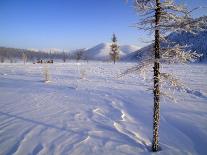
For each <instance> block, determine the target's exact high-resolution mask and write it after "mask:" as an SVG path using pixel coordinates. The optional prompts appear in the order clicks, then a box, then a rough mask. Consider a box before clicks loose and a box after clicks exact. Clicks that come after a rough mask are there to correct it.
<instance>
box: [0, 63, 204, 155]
mask: <svg viewBox="0 0 207 155" xmlns="http://www.w3.org/2000/svg"><path fill="white" fill-rule="evenodd" d="M44 65H45V64H42V65H40V64H29V63H28V64H25V65H24V64H6V63H4V64H1V65H0V154H2V155H11V154H15V155H26V154H39V155H43V154H55V155H60V154H70V155H102V154H103V155H135V154H153V153H152V152H150V146H151V140H152V112H153V96H152V92H151V91H146V89H148V88H149V87H151V86H152V83H150V82H149V83H146V82H145V81H143V80H142V79H141V78H140V77H139V76H138V75H137V74H136V73H132V74H128V75H126V76H123V77H119V74H120V73H121V72H123V71H125V70H126V69H128V68H130V67H133V66H134V65H135V64H133V63H117V64H116V65H112V64H111V63H100V62H96V63H95V62H93V63H91V62H90V63H88V64H87V63H82V62H80V63H64V64H62V63H57V64H52V65H49V66H48V72H49V75H50V76H49V77H50V79H49V80H50V82H47V83H45V82H44V75H43V74H44ZM163 70H167V71H169V72H171V73H172V72H174V73H175V74H176V75H177V76H179V77H181V80H182V81H183V82H184V83H188V84H189V89H188V90H187V91H186V93H184V92H180V91H179V90H178V91H176V92H174V95H175V96H176V98H177V102H176V103H173V102H172V101H169V100H167V99H166V100H164V99H162V101H161V122H160V145H161V151H160V152H158V153H156V154H162V155H166V154H171V155H175V154H176V155H179V154H181V155H183V154H195V155H196V154H199V155H204V154H206V152H207V148H206V145H207V85H206V75H207V68H206V65H202V64H197V65H195V64H194V65H189V66H181V65H174V66H168V65H164V67H163ZM150 76H151V75H150ZM118 77H119V78H118Z"/></svg>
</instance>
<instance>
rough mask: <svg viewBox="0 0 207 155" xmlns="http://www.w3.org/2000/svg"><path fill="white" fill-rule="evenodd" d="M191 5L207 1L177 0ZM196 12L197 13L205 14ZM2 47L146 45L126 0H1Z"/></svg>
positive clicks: (132, 10) (65, 47) (63, 47)
mask: <svg viewBox="0 0 207 155" xmlns="http://www.w3.org/2000/svg"><path fill="white" fill-rule="evenodd" d="M177 1H178V2H182V3H188V4H187V5H188V6H189V7H191V8H192V7H194V6H204V5H206V6H207V1H206V0H177ZM204 11H207V10H203V11H202V12H201V13H199V12H197V13H196V14H195V15H196V16H199V15H201V14H204ZM0 19H1V20H0V21H1V22H0V46H7V47H17V48H35V49H43V48H60V49H75V48H83V47H86V48H88V47H91V46H93V45H96V44H98V43H101V42H110V39H111V36H112V33H113V32H115V33H116V34H117V37H118V40H119V42H120V44H134V45H137V46H143V43H142V40H145V39H146V40H147V36H146V34H145V33H144V32H141V31H138V30H137V29H136V28H133V27H130V26H131V25H132V24H133V23H136V21H138V19H139V17H138V15H137V14H136V12H135V11H134V9H133V8H132V5H131V4H130V3H126V2H125V0H0Z"/></svg>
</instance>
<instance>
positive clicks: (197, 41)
mask: <svg viewBox="0 0 207 155" xmlns="http://www.w3.org/2000/svg"><path fill="white" fill-rule="evenodd" d="M202 18H204V19H205V20H207V17H202ZM204 29H205V30H204V31H196V30H195V32H196V34H194V33H190V32H174V33H171V34H169V35H168V36H167V38H168V40H169V41H171V42H174V43H177V44H180V45H187V46H188V47H187V48H186V50H191V51H196V52H197V53H199V54H203V56H202V57H201V58H200V60H199V62H204V61H207V27H206V28H204ZM161 45H162V46H166V44H161ZM152 51H153V46H152V44H151V45H148V46H146V47H143V48H141V49H139V50H137V51H135V52H133V53H130V54H128V55H127V56H125V58H124V59H125V60H127V61H138V60H140V59H144V58H146V57H149V56H152Z"/></svg>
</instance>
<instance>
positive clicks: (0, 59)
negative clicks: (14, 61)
mask: <svg viewBox="0 0 207 155" xmlns="http://www.w3.org/2000/svg"><path fill="white" fill-rule="evenodd" d="M0 61H1V63H4V56H3V55H2V56H1V57H0Z"/></svg>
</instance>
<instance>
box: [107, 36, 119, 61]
mask: <svg viewBox="0 0 207 155" xmlns="http://www.w3.org/2000/svg"><path fill="white" fill-rule="evenodd" d="M109 54H110V56H111V59H112V60H113V62H114V64H115V63H116V61H117V60H118V59H119V46H118V45H117V38H116V35H115V34H113V37H112V44H111V51H110V53H109Z"/></svg>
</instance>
